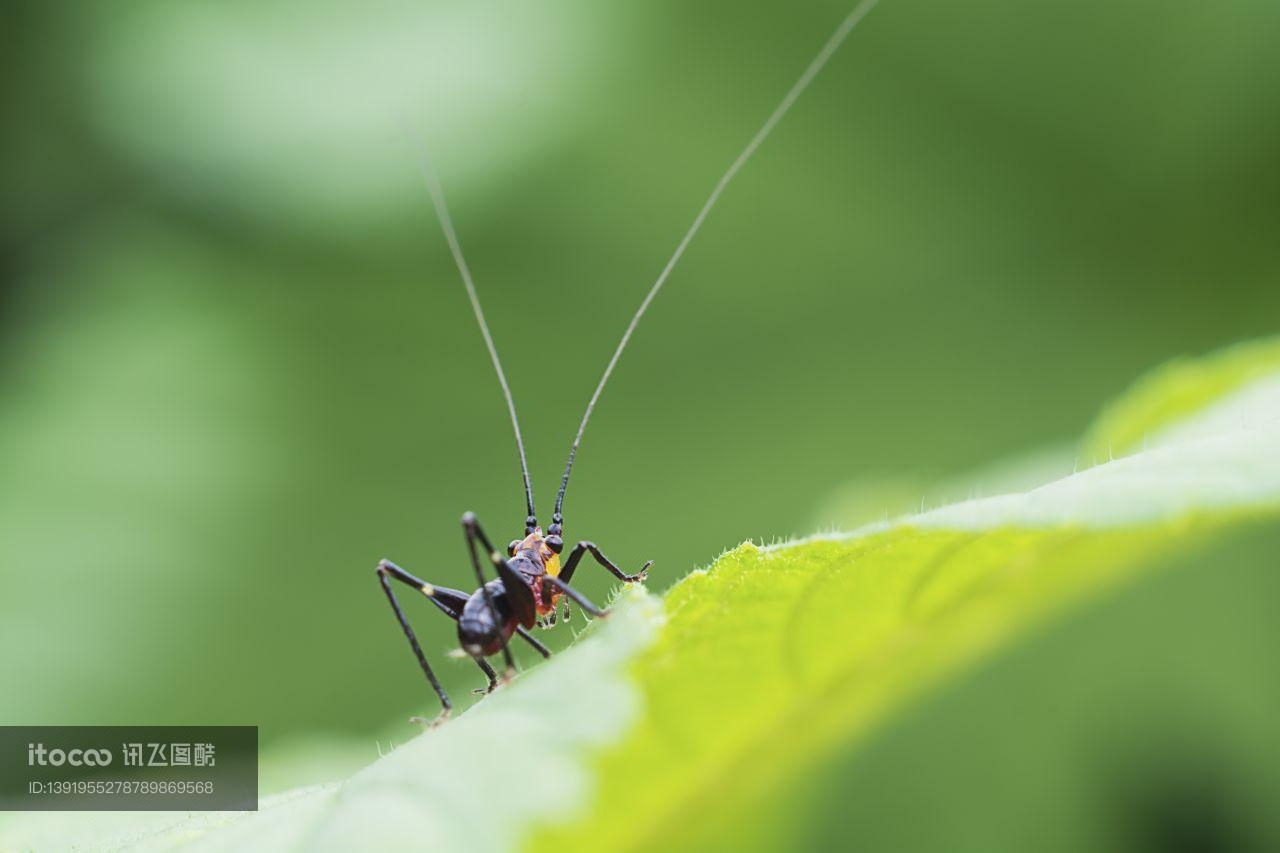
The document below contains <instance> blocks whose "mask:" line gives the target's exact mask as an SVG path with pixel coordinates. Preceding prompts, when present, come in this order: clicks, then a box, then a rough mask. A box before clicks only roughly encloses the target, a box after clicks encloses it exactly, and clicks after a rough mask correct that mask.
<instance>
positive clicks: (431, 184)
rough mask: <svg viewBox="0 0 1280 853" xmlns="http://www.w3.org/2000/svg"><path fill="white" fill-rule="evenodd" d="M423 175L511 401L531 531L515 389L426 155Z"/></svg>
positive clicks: (529, 493) (529, 491)
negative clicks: (510, 382)
mask: <svg viewBox="0 0 1280 853" xmlns="http://www.w3.org/2000/svg"><path fill="white" fill-rule="evenodd" d="M422 175H423V177H424V178H425V179H426V181H427V192H429V193H430V194H431V203H432V204H434V205H435V208H436V215H437V216H439V217H440V226H441V227H442V228H443V229H444V237H445V239H446V240H447V241H448V242H449V251H451V252H452V253H453V261H454V263H455V264H457V265H458V272H459V273H461V274H462V283H463V284H464V285H466V287H467V297H468V298H469V299H470V300H471V309H472V310H473V311H474V312H475V315H476V322H477V323H479V324H480V334H481V335H483V336H484V345H485V346H486V347H488V348H489V358H490V359H492V360H493V369H494V370H495V371H496V372H497V374H498V383H499V384H500V385H501V386H502V396H503V397H505V398H506V400H507V411H508V412H510V413H511V428H512V429H513V430H515V433H516V449H517V450H519V451H520V473H521V474H522V475H523V476H524V497H525V503H526V504H527V505H528V507H529V518H528V520H527V521H526V522H525V524H526V526H527V527H533V526H535V525H536V524H537V520H536V518H537V513H535V512H534V511H533V485H532V484H531V483H530V482H529V462H528V460H527V459H526V458H525V455H524V438H523V437H522V436H521V435H520V420H519V419H518V418H517V417H516V403H515V400H514V399H512V397H511V386H509V385H508V384H507V374H506V373H504V372H503V371H502V361H501V360H500V359H499V358H498V348H497V347H496V346H494V343H493V335H491V334H490V333H489V323H488V322H487V321H486V320H485V319H484V309H482V308H481V307H480V297H479V296H478V295H477V294H476V285H475V282H473V281H472V280H471V269H470V267H468V266H467V259H466V258H464V257H463V255H462V246H461V245H459V244H458V234H457V232H456V231H454V229H453V217H451V216H450V215H449V206H448V205H447V204H445V200H444V187H442V186H440V179H439V178H437V177H436V173H435V170H434V169H432V168H431V161H430V160H429V159H428V158H427V157H426V156H425V155H424V156H423V158H422Z"/></svg>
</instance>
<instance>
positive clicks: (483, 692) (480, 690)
mask: <svg viewBox="0 0 1280 853" xmlns="http://www.w3.org/2000/svg"><path fill="white" fill-rule="evenodd" d="M472 660H474V661H475V662H476V663H478V664H479V665H480V669H481V670H482V671H483V672H484V674H485V677H487V678H488V679H489V686H487V687H477V688H476V689H475V690H472V691H471V692H472V693H474V694H476V695H477V696H487V695H489V694H490V693H492V692H493V691H494V690H495V689H496V688H497V686H498V673H497V672H495V671H494V669H493V667H491V666H489V662H488V661H487V660H485V659H484V658H472Z"/></svg>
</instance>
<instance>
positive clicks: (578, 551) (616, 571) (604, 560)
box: [559, 541, 653, 583]
mask: <svg viewBox="0 0 1280 853" xmlns="http://www.w3.org/2000/svg"><path fill="white" fill-rule="evenodd" d="M586 553H590V554H591V556H592V557H595V559H596V562H597V563H599V564H600V565H602V566H604V567H605V568H606V569H608V570H609V574H611V575H613V576H614V577H615V578H617V579H618V580H620V581H622V582H623V583H636V582H638V581H642V580H644V579H645V578H647V577H649V567H650V566H652V565H653V560H650V561H649V562H647V563H645V564H644V566H642V567H641V568H640V571H638V572H636V573H635V574H634V575H629V574H627V573H626V572H624V571H623V570H622V569H620V568H618V567H617V566H616V565H614V563H613V561H612V560H610V559H609V558H608V557H606V556H605V555H604V554H602V553H600V549H599V548H597V547H596V543H594V542H586V541H583V542H579V543H578V544H577V545H574V546H573V551H572V552H570V554H569V559H568V560H565V563H564V568H563V569H561V570H560V575H559V576H560V578H561V579H562V580H564V582H565V583H568V582H569V581H571V580H573V573H574V571H575V570H576V569H577V568H578V563H579V562H581V561H582V555H583V554H586Z"/></svg>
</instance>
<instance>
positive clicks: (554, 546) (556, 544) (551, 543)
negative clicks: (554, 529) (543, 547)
mask: <svg viewBox="0 0 1280 853" xmlns="http://www.w3.org/2000/svg"><path fill="white" fill-rule="evenodd" d="M546 542H547V547H548V548H550V549H551V553H553V554H559V553H560V552H561V551H563V550H564V540H563V539H561V538H560V537H559V536H548V537H547V539H546Z"/></svg>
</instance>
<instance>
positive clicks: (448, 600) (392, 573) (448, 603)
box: [378, 560, 498, 725]
mask: <svg viewBox="0 0 1280 853" xmlns="http://www.w3.org/2000/svg"><path fill="white" fill-rule="evenodd" d="M378 576H379V577H380V578H382V587H383V590H384V591H385V592H386V593H387V596H388V597H389V598H390V600H391V602H392V604H391V606H392V608H393V609H394V610H395V613H396V618H397V619H399V620H400V625H401V627H402V628H404V631H405V636H407V637H408V638H409V644H410V646H411V647H412V648H413V650H414V654H415V655H416V656H417V658H418V661H419V663H420V664H421V665H422V666H423V671H424V672H426V673H427V680H428V681H430V682H431V686H432V687H433V688H434V689H435V690H436V693H437V695H440V696H441V701H442V703H447V704H445V708H444V710H443V711H441V714H440V716H439V717H437V718H436V720H434V721H430V722H427V721H425V720H422V719H421V718H419V717H415V718H414V722H427V724H428V725H436V724H438V723H439V722H443V721H444V719H446V718H447V717H448V715H449V712H450V710H451V709H452V703H451V702H448V697H447V696H445V695H444V694H443V689H442V688H441V687H440V682H439V680H438V679H436V677H435V674H434V673H433V672H432V671H431V667H430V665H429V664H427V662H426V657H425V655H423V654H422V647H421V646H420V645H419V644H418V640H417V638H416V637H415V636H414V635H413V629H412V628H410V627H409V622H408V619H406V618H405V616H404V612H403V611H402V610H401V609H400V603H399V602H398V601H397V600H396V598H395V595H394V594H393V593H392V592H391V585H390V583H389V582H388V581H389V579H394V580H397V581H400V582H401V583H402V584H404V585H405V586H409V587H412V588H414V589H416V590H417V591H418V592H420V593H422V594H423V595H425V596H426V597H427V598H428V599H429V600H430V601H431V603H432V604H434V605H435V606H436V607H437V608H438V609H439V610H440V612H441V613H443V614H444V615H446V616H448V617H449V618H450V619H452V620H453V621H455V622H456V621H458V616H459V614H461V613H462V607H463V605H464V604H466V603H467V594H466V593H465V592H462V591H461V590H456V589H449V588H448V587H444V586H436V585H434V584H429V583H427V582H426V581H423V580H421V579H419V578H416V577H414V576H413V575H411V574H409V573H408V572H406V571H405V570H404V569H402V568H400V567H399V566H397V565H396V564H395V563H393V562H391V561H390V560H383V561H382V562H380V563H378ZM474 660H475V662H476V663H477V664H478V665H479V667H480V670H481V671H482V672H483V673H484V674H485V677H486V678H488V679H489V683H488V686H486V687H482V688H479V689H477V690H473V691H472V692H473V693H483V694H488V693H492V692H493V690H494V688H495V687H497V685H498V674H497V673H496V672H494V670H493V667H491V666H489V663H488V661H486V660H484V659H482V658H474Z"/></svg>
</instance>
